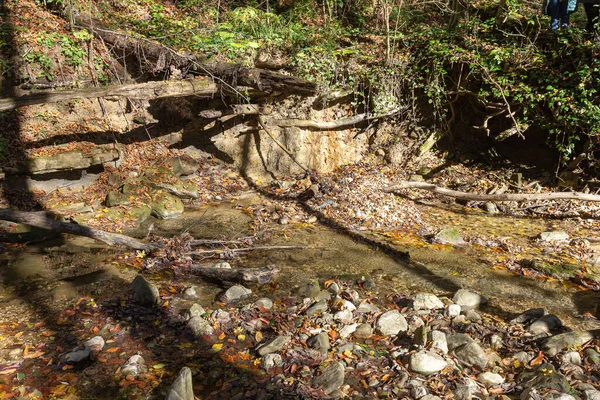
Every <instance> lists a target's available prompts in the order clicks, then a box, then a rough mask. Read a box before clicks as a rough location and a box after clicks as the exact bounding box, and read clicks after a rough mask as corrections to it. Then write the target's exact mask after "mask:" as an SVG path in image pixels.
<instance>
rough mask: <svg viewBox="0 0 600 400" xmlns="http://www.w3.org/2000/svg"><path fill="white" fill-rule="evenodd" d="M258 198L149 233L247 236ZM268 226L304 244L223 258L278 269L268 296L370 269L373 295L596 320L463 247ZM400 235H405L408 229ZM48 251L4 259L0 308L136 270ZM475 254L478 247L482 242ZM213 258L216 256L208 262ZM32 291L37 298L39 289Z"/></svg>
mask: <svg viewBox="0 0 600 400" xmlns="http://www.w3.org/2000/svg"><path fill="white" fill-rule="evenodd" d="M258 201H260V199H258V198H256V197H246V198H243V199H239V200H237V201H234V202H230V203H222V204H219V205H212V206H208V207H203V208H200V209H194V210H187V211H186V213H184V215H183V216H182V217H180V218H178V219H175V220H163V221H154V225H153V233H155V234H163V235H176V234H179V233H181V232H183V231H187V232H189V233H190V234H191V235H193V236H195V237H198V238H215V237H229V238H231V237H235V236H244V235H246V234H248V233H249V223H250V222H251V218H250V217H249V216H248V215H247V214H246V213H245V212H244V210H243V208H244V207H247V206H249V205H250V204H252V203H254V202H258ZM437 212H440V213H449V214H448V215H447V216H446V217H447V218H448V222H449V223H456V221H458V220H460V221H461V222H460V223H462V224H463V225H464V226H471V227H473V228H475V227H476V225H475V224H476V223H477V224H480V225H486V224H489V227H487V228H486V227H484V229H492V228H491V227H492V226H493V227H494V228H493V229H494V230H495V231H496V234H500V235H502V232H498V231H499V230H502V229H505V230H506V232H507V235H508V232H509V230H510V229H511V228H512V232H522V234H523V235H532V234H533V233H534V232H540V231H543V230H544V229H546V228H547V224H546V223H545V222H544V221H535V220H528V221H526V223H525V225H523V226H522V227H518V226H517V225H518V224H516V222H518V221H515V220H514V219H513V220H512V221H511V219H509V218H504V219H503V220H501V221H499V220H498V219H497V218H494V219H490V217H485V216H477V218H476V219H473V220H469V219H466V217H465V216H464V215H458V214H456V213H455V212H453V211H451V210H438V211H437ZM485 218H488V219H487V220H486V219H485ZM452 221H454V222H452ZM490 221H495V223H493V224H492V223H491V222H490ZM498 222H501V223H498ZM515 224H516V225H515ZM146 228H147V227H146ZM269 232H270V237H271V238H270V240H269V241H268V242H267V243H261V245H305V246H307V248H305V249H294V250H266V251H254V252H252V253H251V254H249V255H248V256H247V257H243V258H240V259H237V260H229V261H230V263H231V264H232V265H233V266H234V267H263V266H267V265H270V264H275V265H277V266H279V267H280V268H281V274H280V276H279V279H278V286H277V288H276V289H275V290H273V288H271V287H269V288H264V294H265V295H267V296H269V297H276V296H281V297H287V296H289V295H293V294H295V290H294V287H296V286H298V285H299V284H301V283H303V282H306V281H308V280H310V279H316V280H318V281H320V282H323V281H325V280H329V279H334V278H341V279H345V278H347V279H350V278H353V279H356V278H357V277H360V276H370V277H371V278H372V279H373V280H374V281H375V283H376V289H374V290H373V293H372V296H373V297H376V296H386V295H388V294H389V293H392V292H396V293H402V294H408V295H410V294H414V293H416V292H432V293H435V294H438V295H440V296H447V297H450V298H451V297H452V295H453V293H454V292H455V291H456V290H458V289H460V288H466V289H470V290H473V291H475V292H477V293H480V294H482V295H484V296H485V297H487V298H488V299H489V300H490V303H489V306H488V308H487V310H486V311H488V312H490V313H493V314H494V313H495V314H498V315H501V316H504V317H510V316H511V315H513V314H516V313H520V312H522V311H524V310H526V309H528V308H533V307H544V308H546V309H548V310H549V311H550V312H551V313H555V314H557V315H558V316H559V317H561V319H562V320H563V321H564V322H565V323H566V324H567V325H569V326H571V327H572V328H580V329H596V328H599V327H600V322H598V320H595V319H584V318H582V317H581V315H582V314H584V313H586V312H588V313H592V314H594V313H596V307H597V305H598V304H599V302H600V296H599V294H598V293H597V292H593V291H586V290H582V289H581V288H579V287H578V286H576V285H573V284H570V283H564V282H557V281H549V280H542V279H539V278H531V277H524V276H521V275H516V274H513V273H510V272H508V271H502V270H495V269H492V268H490V266H489V265H486V264H484V263H482V262H480V261H478V260H477V259H476V258H474V257H472V253H469V252H468V251H466V250H465V249H464V248H452V247H451V246H440V247H439V248H435V247H431V246H422V245H411V244H410V241H407V242H404V243H403V242H402V240H400V241H398V240H394V241H392V240H390V236H389V234H386V233H385V232H369V231H362V232H358V233H357V232H345V231H343V230H340V229H332V228H329V227H326V226H323V225H319V224H300V223H299V224H289V225H279V224H275V223H274V224H273V225H272V226H270V227H269ZM402 235H403V233H401V232H396V233H395V237H396V238H398V237H402ZM406 235H407V237H408V236H409V234H408V233H407V234H406ZM47 250H48V249H43V248H42V247H40V246H28V247H25V248H23V249H21V250H20V251H19V252H18V253H13V254H9V255H5V256H4V260H5V261H3V262H2V264H4V266H7V265H8V266H10V268H8V269H5V270H4V271H3V272H2V277H3V280H4V287H3V288H0V308H5V306H9V304H11V303H12V304H13V305H14V302H15V301H16V302H23V299H22V298H19V297H20V296H19V290H18V289H19V288H18V286H19V284H20V282H22V281H23V280H24V279H28V278H31V277H37V278H40V279H38V281H44V280H46V281H48V282H49V283H47V284H43V285H41V286H38V290H41V291H42V293H43V292H44V291H45V292H46V294H50V295H51V296H50V297H51V298H52V299H54V300H56V299H69V298H70V299H77V298H78V296H83V295H88V296H94V295H101V294H102V293H103V292H104V295H106V294H107V293H109V292H115V291H117V292H119V291H120V292H126V287H127V286H126V284H127V283H128V282H130V281H131V280H132V279H133V277H134V276H135V274H136V272H135V271H133V270H131V269H124V268H121V267H117V266H115V265H114V264H111V263H106V262H103V261H102V260H103V259H105V258H106V257H107V256H111V255H114V254H115V251H114V250H112V249H107V248H103V247H102V246H98V245H97V244H94V242H93V241H91V240H88V239H84V238H74V239H69V240H68V241H67V244H62V245H61V247H58V248H54V249H50V250H52V251H50V252H48V251H47ZM479 251H482V252H484V251H486V249H485V248H483V247H482V248H481V249H479ZM75 260H76V261H75ZM211 262H214V261H212V260H211V261H207V262H206V263H211ZM63 264H64V265H63ZM72 275H75V276H72ZM171 278H172V277H171ZM164 279H167V280H168V279H170V277H165V278H164ZM179 283H181V282H179ZM184 284H186V285H187V284H190V285H191V284H194V285H197V286H198V288H199V292H200V295H201V300H200V302H201V303H202V304H203V305H205V306H208V307H209V308H214V307H212V305H211V303H212V302H214V301H215V298H216V297H217V295H218V293H219V292H220V291H221V290H222V287H220V286H218V285H215V284H210V283H206V282H203V281H202V280H201V279H195V278H189V279H188V282H184ZM9 288H12V289H11V290H9ZM259 291H260V289H259ZM258 294H259V295H260V294H262V293H258ZM37 295H39V296H41V297H43V294H41V293H40V292H37ZM21 297H22V296H21Z"/></svg>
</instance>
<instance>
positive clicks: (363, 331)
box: [354, 323, 373, 339]
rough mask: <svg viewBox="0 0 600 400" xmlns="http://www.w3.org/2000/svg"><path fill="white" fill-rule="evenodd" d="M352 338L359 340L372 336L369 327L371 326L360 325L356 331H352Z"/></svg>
mask: <svg viewBox="0 0 600 400" xmlns="http://www.w3.org/2000/svg"><path fill="white" fill-rule="evenodd" d="M354 336H355V337H357V338H359V339H368V338H370V337H371V336H373V327H372V326H371V324H367V323H364V324H360V325H358V326H357V327H356V330H355V331H354Z"/></svg>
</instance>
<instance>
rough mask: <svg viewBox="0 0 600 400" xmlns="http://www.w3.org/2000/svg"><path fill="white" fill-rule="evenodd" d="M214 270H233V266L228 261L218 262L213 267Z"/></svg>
mask: <svg viewBox="0 0 600 400" xmlns="http://www.w3.org/2000/svg"><path fill="white" fill-rule="evenodd" d="M213 268H217V269H231V264H229V263H228V262H227V261H221V262H218V263H216V264H215V265H213Z"/></svg>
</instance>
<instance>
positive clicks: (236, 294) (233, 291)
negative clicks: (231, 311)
mask: <svg viewBox="0 0 600 400" xmlns="http://www.w3.org/2000/svg"><path fill="white" fill-rule="evenodd" d="M251 294H252V290H250V289H248V288H247V287H244V286H242V285H233V286H232V287H230V288H229V289H227V291H225V294H223V296H222V297H221V300H222V301H224V302H228V303H233V302H235V301H238V300H242V299H245V298H246V297H248V296H250V295H251Z"/></svg>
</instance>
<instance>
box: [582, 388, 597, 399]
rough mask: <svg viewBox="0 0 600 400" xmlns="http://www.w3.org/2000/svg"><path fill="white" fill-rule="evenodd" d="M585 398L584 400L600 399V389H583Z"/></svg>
mask: <svg viewBox="0 0 600 400" xmlns="http://www.w3.org/2000/svg"><path fill="white" fill-rule="evenodd" d="M583 399H584V400H600V390H594V389H590V390H584V391H583Z"/></svg>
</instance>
